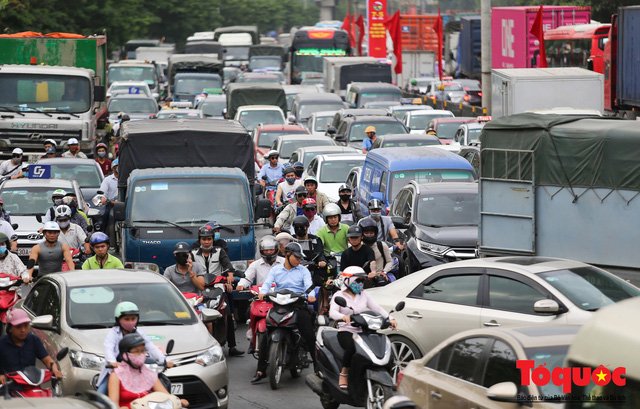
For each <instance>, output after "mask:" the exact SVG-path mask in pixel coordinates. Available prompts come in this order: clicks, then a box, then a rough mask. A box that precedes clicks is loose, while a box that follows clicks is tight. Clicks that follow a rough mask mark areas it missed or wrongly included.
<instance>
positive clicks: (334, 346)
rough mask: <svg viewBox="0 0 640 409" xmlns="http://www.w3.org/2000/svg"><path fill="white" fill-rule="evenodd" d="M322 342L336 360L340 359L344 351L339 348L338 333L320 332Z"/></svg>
mask: <svg viewBox="0 0 640 409" xmlns="http://www.w3.org/2000/svg"><path fill="white" fill-rule="evenodd" d="M322 341H323V342H324V344H325V345H326V346H327V348H328V349H329V351H331V353H333V355H334V356H335V357H336V359H342V356H344V349H343V348H342V347H341V346H340V342H338V331H326V330H325V331H322Z"/></svg>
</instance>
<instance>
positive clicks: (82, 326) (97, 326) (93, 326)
mask: <svg viewBox="0 0 640 409" xmlns="http://www.w3.org/2000/svg"><path fill="white" fill-rule="evenodd" d="M112 326H113V325H105V324H74V325H72V326H71V328H75V329H101V328H111V327H112Z"/></svg>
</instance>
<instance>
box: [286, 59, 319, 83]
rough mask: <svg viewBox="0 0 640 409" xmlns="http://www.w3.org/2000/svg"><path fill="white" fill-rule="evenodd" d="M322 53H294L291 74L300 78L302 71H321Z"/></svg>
mask: <svg viewBox="0 0 640 409" xmlns="http://www.w3.org/2000/svg"><path fill="white" fill-rule="evenodd" d="M322 57H323V55H322V54H315V55H294V56H293V75H294V76H295V77H296V78H299V79H300V80H302V73H303V72H322V71H323V69H324V67H323V66H322Z"/></svg>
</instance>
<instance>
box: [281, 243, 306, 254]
mask: <svg viewBox="0 0 640 409" xmlns="http://www.w3.org/2000/svg"><path fill="white" fill-rule="evenodd" d="M287 253H291V254H293V255H294V256H296V257H298V258H303V257H304V252H303V251H302V246H301V245H300V243H296V242H293V243H289V244H287V247H285V248H284V255H285V256H286V255H287Z"/></svg>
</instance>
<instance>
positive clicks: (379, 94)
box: [345, 82, 402, 108]
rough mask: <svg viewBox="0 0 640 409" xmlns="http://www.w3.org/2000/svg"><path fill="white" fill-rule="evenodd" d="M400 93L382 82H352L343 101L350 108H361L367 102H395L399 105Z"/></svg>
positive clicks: (398, 89)
mask: <svg viewBox="0 0 640 409" xmlns="http://www.w3.org/2000/svg"><path fill="white" fill-rule="evenodd" d="M401 98H402V91H401V90H400V88H398V87H397V86H395V85H393V84H387V83H384V82H352V83H351V84H350V87H349V90H348V92H347V96H346V97H345V101H346V102H347V104H349V107H350V108H362V107H363V106H364V104H366V103H367V102H374V101H395V102H397V103H400V99H401Z"/></svg>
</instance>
